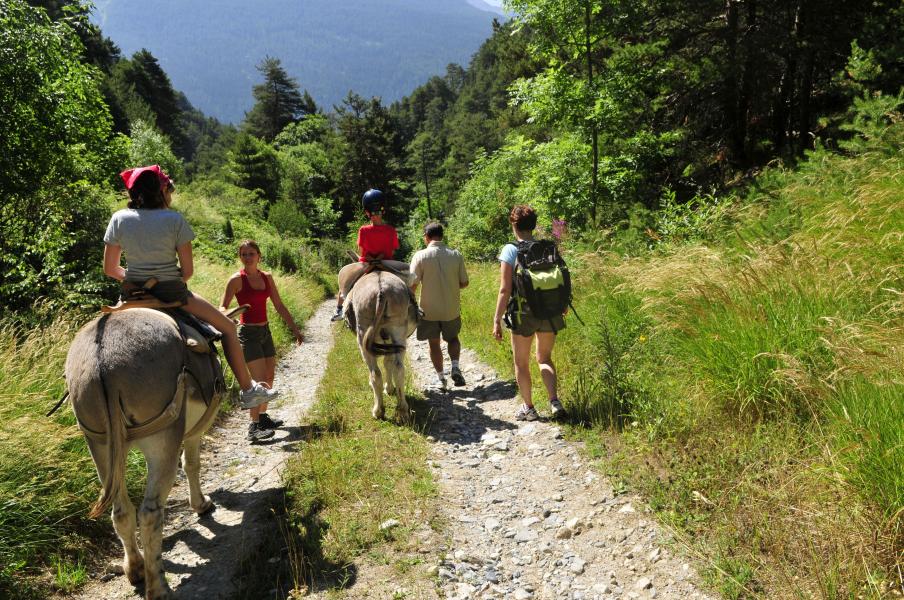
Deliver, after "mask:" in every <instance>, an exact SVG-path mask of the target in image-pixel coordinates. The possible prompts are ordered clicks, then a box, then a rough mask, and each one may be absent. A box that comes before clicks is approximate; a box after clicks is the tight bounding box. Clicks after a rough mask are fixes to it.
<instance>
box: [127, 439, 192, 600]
mask: <svg viewBox="0 0 904 600" xmlns="http://www.w3.org/2000/svg"><path fill="white" fill-rule="evenodd" d="M181 437H182V429H181V428H175V427H174V428H170V429H167V430H164V431H162V432H160V433H158V434H155V435H152V436H150V437H146V438H144V439H142V440H140V441H139V442H138V444H137V445H138V446H139V448H141V450H142V452H144V457H145V460H146V461H147V466H148V482H147V487H146V488H145V490H144V500H143V501H142V503H141V508H140V509H139V510H138V524H139V526H140V527H141V540H142V542H143V543H144V594H145V598H146V600H164V599H168V598H171V597H172V591H171V590H170V587H169V584H167V582H166V574H165V573H164V571H163V519H164V508H165V507H166V499H167V497H168V496H169V493H170V490H171V489H172V487H173V481H174V480H175V479H176V470H177V469H178V460H179V447H180V445H181V443H182V440H181Z"/></svg>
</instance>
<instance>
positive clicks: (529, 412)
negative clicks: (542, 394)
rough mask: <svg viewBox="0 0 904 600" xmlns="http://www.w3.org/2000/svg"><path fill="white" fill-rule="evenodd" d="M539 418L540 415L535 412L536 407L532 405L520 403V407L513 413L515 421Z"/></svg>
mask: <svg viewBox="0 0 904 600" xmlns="http://www.w3.org/2000/svg"><path fill="white" fill-rule="evenodd" d="M539 419H540V415H538V414H537V409H535V408H534V407H533V406H531V407H527V406H525V405H524V404H522V405H521V408H519V409H518V412H516V413H515V420H516V421H537V420H539Z"/></svg>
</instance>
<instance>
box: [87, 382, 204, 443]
mask: <svg viewBox="0 0 904 600" xmlns="http://www.w3.org/2000/svg"><path fill="white" fill-rule="evenodd" d="M185 377H186V372H185V371H184V370H183V371H182V373H180V374H179V378H178V379H177V380H176V393H175V394H173V399H172V400H170V402H169V404H167V405H166V407H165V408H164V409H163V412H161V413H160V414H159V415H157V416H156V417H154V418H153V419H151V420H149V421H147V422H145V423H142V424H141V425H130V426H127V427H126V440H127V441H130V442H131V441H134V440H138V439H141V438H144V437H148V436H150V435H154V434H155V433H157V432H159V431H163V430H164V429H166V428H167V427H169V426H170V425H172V424H173V423H174V422H175V421H176V419H178V418H179V415H180V414H181V413H182V409H183V407H184V406H185V400H186V397H187V396H188V387H187V386H186V385H185ZM78 427H79V429H81V430H82V432H83V433H84V434H85V435H86V436H88V437H91V438H93V439H95V440H99V441H103V440H104V439H105V438H106V437H107V432H106V431H94V430H92V429H88V427H86V426H85V424H84V423H82V422H81V421H78Z"/></svg>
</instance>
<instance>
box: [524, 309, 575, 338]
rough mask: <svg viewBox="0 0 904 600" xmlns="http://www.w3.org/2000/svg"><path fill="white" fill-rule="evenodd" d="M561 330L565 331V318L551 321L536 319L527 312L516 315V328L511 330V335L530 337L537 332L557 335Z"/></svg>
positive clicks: (556, 318)
mask: <svg viewBox="0 0 904 600" xmlns="http://www.w3.org/2000/svg"><path fill="white" fill-rule="evenodd" d="M563 329H565V317H563V316H562V315H559V316H557V317H553V318H551V319H538V318H536V317H534V316H533V315H532V314H530V313H529V312H521V313H520V314H519V315H518V322H517V325H516V327H514V328H512V333H513V334H515V335H521V336H524V337H530V336H532V335H534V334H535V333H537V332H538V331H540V332H553V333H558V332H559V331H562V330H563Z"/></svg>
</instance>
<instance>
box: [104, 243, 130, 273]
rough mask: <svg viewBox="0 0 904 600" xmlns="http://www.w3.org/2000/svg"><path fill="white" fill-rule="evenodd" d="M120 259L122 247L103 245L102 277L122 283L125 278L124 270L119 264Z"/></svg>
mask: <svg viewBox="0 0 904 600" xmlns="http://www.w3.org/2000/svg"><path fill="white" fill-rule="evenodd" d="M121 258H122V246H118V245H116V244H104V275H107V276H108V277H112V278H113V279H115V280H116V281H123V280H124V279H125V278H126V270H125V269H123V268H122V265H121V264H120V259H121Z"/></svg>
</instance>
